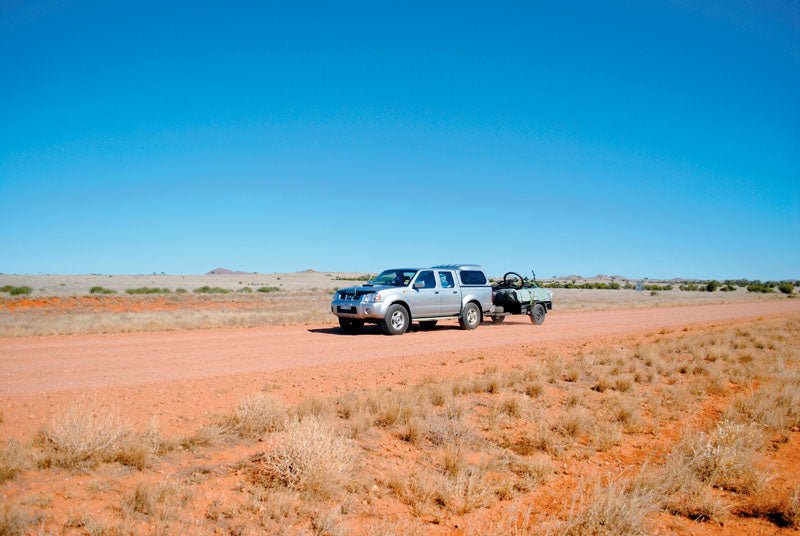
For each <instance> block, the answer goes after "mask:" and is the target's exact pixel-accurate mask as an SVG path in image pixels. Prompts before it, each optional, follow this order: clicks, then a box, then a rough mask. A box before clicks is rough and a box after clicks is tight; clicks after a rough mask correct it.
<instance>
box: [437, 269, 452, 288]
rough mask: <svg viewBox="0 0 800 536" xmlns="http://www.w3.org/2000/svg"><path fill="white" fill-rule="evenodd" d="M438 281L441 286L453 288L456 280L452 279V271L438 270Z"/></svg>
mask: <svg viewBox="0 0 800 536" xmlns="http://www.w3.org/2000/svg"><path fill="white" fill-rule="evenodd" d="M439 282H440V283H441V284H442V288H453V287H455V286H456V282H455V280H454V279H453V272H439Z"/></svg>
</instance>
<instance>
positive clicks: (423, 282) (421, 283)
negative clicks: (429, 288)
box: [414, 281, 425, 288]
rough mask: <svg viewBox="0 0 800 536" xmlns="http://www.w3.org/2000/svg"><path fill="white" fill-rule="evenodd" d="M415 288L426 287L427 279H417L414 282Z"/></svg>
mask: <svg viewBox="0 0 800 536" xmlns="http://www.w3.org/2000/svg"><path fill="white" fill-rule="evenodd" d="M414 288H425V281H417V282H416V283H414Z"/></svg>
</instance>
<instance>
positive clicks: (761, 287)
mask: <svg viewBox="0 0 800 536" xmlns="http://www.w3.org/2000/svg"><path fill="white" fill-rule="evenodd" d="M747 292H761V293H763V294H769V293H770V292H772V288H771V287H770V286H769V285H766V284H764V283H752V284H750V285H747Z"/></svg>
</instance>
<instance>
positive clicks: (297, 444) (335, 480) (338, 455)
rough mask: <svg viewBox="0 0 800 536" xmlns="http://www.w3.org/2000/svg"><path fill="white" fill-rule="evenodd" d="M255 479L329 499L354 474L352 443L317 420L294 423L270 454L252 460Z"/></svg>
mask: <svg viewBox="0 0 800 536" xmlns="http://www.w3.org/2000/svg"><path fill="white" fill-rule="evenodd" d="M252 462H253V471H252V477H253V480H254V481H255V482H257V483H259V484H262V485H265V486H275V485H280V486H285V487H287V488H289V489H293V490H298V491H304V492H309V493H311V494H313V495H318V496H322V497H330V496H333V495H335V494H336V492H337V490H338V489H339V488H340V487H342V486H344V485H345V484H346V482H347V480H348V477H349V476H350V474H351V473H352V470H353V466H354V463H355V454H354V452H353V448H352V447H351V445H350V441H349V440H347V439H345V438H343V437H340V436H338V435H337V434H336V433H335V432H334V430H333V428H332V427H331V426H330V425H329V424H328V423H326V422H324V421H322V420H320V419H318V418H316V417H306V418H304V419H302V420H300V421H294V422H291V423H290V424H289V425H288V426H287V427H286V432H285V435H284V436H283V437H281V438H279V439H277V440H276V441H275V443H274V445H273V448H272V450H271V451H270V452H267V453H264V454H260V455H257V456H255V457H254V458H253V459H252Z"/></svg>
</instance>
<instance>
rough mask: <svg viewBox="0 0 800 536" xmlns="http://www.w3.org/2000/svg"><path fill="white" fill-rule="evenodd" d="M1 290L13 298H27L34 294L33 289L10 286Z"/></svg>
mask: <svg viewBox="0 0 800 536" xmlns="http://www.w3.org/2000/svg"><path fill="white" fill-rule="evenodd" d="M6 289H8V290H6ZM0 290H2V291H3V292H8V293H9V294H11V295H12V296H27V295H28V294H30V293H31V292H33V289H32V288H31V287H11V286H8V285H7V286H5V287H3V288H2V289H0Z"/></svg>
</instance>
